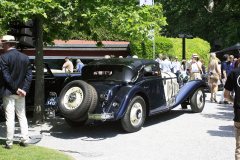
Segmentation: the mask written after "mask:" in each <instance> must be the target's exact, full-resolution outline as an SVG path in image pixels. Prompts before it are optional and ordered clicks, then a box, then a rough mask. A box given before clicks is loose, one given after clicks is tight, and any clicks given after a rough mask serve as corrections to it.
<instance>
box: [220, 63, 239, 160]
mask: <svg viewBox="0 0 240 160" xmlns="http://www.w3.org/2000/svg"><path fill="white" fill-rule="evenodd" d="M224 88H225V89H226V90H225V93H224V98H226V99H227V100H228V101H229V102H231V103H233V108H234V119H233V120H234V126H235V138H236V149H235V159H236V160H240V99H239V96H240V67H238V68H236V69H234V70H232V71H231V72H230V73H229V75H228V77H227V81H226V84H225V86H224ZM233 89H234V91H235V97H237V98H234V97H232V96H231V95H230V92H231V91H232V90H233Z"/></svg>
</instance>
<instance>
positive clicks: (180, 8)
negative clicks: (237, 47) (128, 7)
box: [159, 0, 240, 48]
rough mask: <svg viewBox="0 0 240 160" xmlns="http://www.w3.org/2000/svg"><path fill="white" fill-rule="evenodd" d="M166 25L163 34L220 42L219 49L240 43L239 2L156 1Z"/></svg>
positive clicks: (207, 0)
mask: <svg viewBox="0 0 240 160" xmlns="http://www.w3.org/2000/svg"><path fill="white" fill-rule="evenodd" d="M159 1H160V3H162V5H163V10H164V16H165V17H167V23H168V25H167V26H165V27H163V32H162V33H163V35H165V36H167V37H177V35H178V34H179V33H190V34H192V35H193V36H194V37H199V38H202V39H204V40H207V41H208V42H210V44H211V46H212V47H213V46H214V40H216V39H220V44H221V47H222V48H225V47H229V46H231V45H234V44H236V43H237V42H239V41H240V37H239V36H238V35H239V32H240V30H239V27H240V24H239V23H238V19H239V18H240V1H237V0H198V1H194V0H159Z"/></svg>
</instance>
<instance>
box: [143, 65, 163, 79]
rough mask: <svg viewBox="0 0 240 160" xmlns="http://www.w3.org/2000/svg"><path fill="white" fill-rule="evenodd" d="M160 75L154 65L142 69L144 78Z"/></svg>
mask: <svg viewBox="0 0 240 160" xmlns="http://www.w3.org/2000/svg"><path fill="white" fill-rule="evenodd" d="M159 74H160V70H159V67H158V66H157V65H155V64H151V65H147V66H146V67H145V68H144V77H150V76H157V75H159Z"/></svg>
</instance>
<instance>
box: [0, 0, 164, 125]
mask: <svg viewBox="0 0 240 160" xmlns="http://www.w3.org/2000/svg"><path fill="white" fill-rule="evenodd" d="M0 10H1V13H2V15H4V17H3V18H2V25H1V27H3V28H5V29H7V25H8V22H9V21H12V20H20V21H23V22H25V21H27V20H29V19H36V20H37V23H38V28H37V33H38V35H39V36H38V37H37V46H36V62H35V63H36V68H37V71H36V74H37V75H38V76H37V77H36V84H35V88H36V89H35V102H34V108H35V111H34V122H35V123H40V122H43V121H44V119H45V114H44V85H43V83H44V76H43V68H42V62H43V61H42V60H43V50H42V48H43V46H42V42H43V43H44V44H47V43H48V44H53V40H54V39H61V40H66V41H67V40H68V39H69V37H70V36H69V35H72V34H73V33H75V32H85V33H86V34H87V35H91V36H92V39H93V40H95V41H97V42H98V43H97V45H98V46H99V47H102V46H103V45H102V43H101V39H100V38H99V36H98V35H97V34H96V33H94V32H93V31H92V30H91V28H102V27H104V28H106V29H107V30H109V31H110V32H111V33H112V34H115V35H121V36H122V37H124V38H128V39H138V40H141V41H144V40H147V38H146V35H147V34H148V31H149V30H152V29H153V28H155V29H158V30H160V29H161V27H162V26H164V25H165V24H166V21H165V18H164V17H163V14H162V7H161V5H160V4H159V5H155V6H154V7H152V6H137V5H135V1H134V0H91V1H89V0H25V1H24V3H22V1H21V0H2V1H1V3H0ZM36 95H37V96H38V97H37V96H36ZM37 99H38V100H37Z"/></svg>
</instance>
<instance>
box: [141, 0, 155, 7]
mask: <svg viewBox="0 0 240 160" xmlns="http://www.w3.org/2000/svg"><path fill="white" fill-rule="evenodd" d="M152 1H153V0H140V6H142V5H151V6H152V5H153V2H152Z"/></svg>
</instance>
